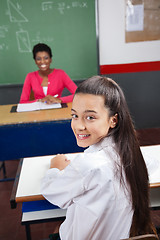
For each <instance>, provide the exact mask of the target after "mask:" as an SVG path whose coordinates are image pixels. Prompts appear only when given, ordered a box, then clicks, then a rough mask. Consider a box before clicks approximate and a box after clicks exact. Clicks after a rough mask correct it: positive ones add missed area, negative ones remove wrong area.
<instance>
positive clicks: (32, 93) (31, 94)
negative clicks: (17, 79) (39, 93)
mask: <svg viewBox="0 0 160 240" xmlns="http://www.w3.org/2000/svg"><path fill="white" fill-rule="evenodd" d="M34 99H35V98H34V92H33V90H32V89H31V93H30V97H29V100H30V101H33V100H34Z"/></svg>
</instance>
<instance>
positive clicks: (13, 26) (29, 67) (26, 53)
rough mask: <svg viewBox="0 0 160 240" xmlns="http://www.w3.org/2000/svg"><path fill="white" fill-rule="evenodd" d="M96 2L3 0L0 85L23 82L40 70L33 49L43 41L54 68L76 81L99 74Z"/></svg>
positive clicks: (0, 9) (1, 11) (92, 0)
mask: <svg viewBox="0 0 160 240" xmlns="http://www.w3.org/2000/svg"><path fill="white" fill-rule="evenodd" d="M95 12H96V11H95V0H46V1H45V0H19V1H17V0H0V84H3V85H4V84H17V83H23V82H24V79H25V76H26V74H27V73H28V72H32V71H35V70H37V66H36V65H35V62H34V60H33V58H32V48H33V46H34V45H35V44H37V43H39V42H43V43H46V44H48V45H49V46H50V47H51V49H52V53H53V59H52V66H51V67H52V68H60V69H63V70H64V71H66V73H67V74H68V75H69V76H70V77H71V79H72V80H75V81H76V80H81V79H85V78H88V77H90V76H92V75H95V74H97V73H98V67H97V66H98V59H97V56H98V54H97V43H96V17H95V16H96V14H95Z"/></svg>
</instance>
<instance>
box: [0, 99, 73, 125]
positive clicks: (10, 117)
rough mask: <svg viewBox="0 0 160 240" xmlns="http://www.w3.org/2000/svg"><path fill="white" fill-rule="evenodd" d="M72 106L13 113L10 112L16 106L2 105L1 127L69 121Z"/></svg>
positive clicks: (0, 109) (0, 111)
mask: <svg viewBox="0 0 160 240" xmlns="http://www.w3.org/2000/svg"><path fill="white" fill-rule="evenodd" d="M71 105H72V103H67V106H68V107H66V108H59V109H49V110H38V111H32V112H12V113H11V112H10V111H11V108H12V107H13V106H14V105H0V126H2V125H11V124H21V123H33V122H46V121H47V122H48V121H57V120H68V119H71Z"/></svg>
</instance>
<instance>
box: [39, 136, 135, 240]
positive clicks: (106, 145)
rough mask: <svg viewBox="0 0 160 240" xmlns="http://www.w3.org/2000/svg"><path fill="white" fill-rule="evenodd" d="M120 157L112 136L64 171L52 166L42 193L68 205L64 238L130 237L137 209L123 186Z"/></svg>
mask: <svg viewBox="0 0 160 240" xmlns="http://www.w3.org/2000/svg"><path fill="white" fill-rule="evenodd" d="M119 161H120V159H119V156H118V154H117V153H116V151H115V145H114V143H113V142H112V139H111V138H105V139H103V141H101V142H99V143H97V144H94V145H92V146H90V147H89V148H88V149H87V150H85V151H84V154H83V155H82V154H79V155H77V156H76V157H75V159H74V160H72V161H71V163H70V164H69V165H68V166H67V167H66V168H65V169H64V170H62V171H60V170H59V169H57V168H52V169H49V170H48V171H47V174H46V176H45V178H44V179H43V181H42V188H41V192H42V194H43V196H44V197H45V198H46V199H47V200H48V201H49V202H51V203H53V204H55V205H58V206H59V207H60V208H67V213H66V220H65V221H64V222H63V223H62V225H61V227H60V237H61V240H120V239H123V238H127V237H129V231H130V227H131V222H132V216H133V210H132V203H131V199H130V191H127V190H126V189H124V187H123V186H121V185H120V181H119V174H118V172H117V171H116V169H117V168H116V166H117V164H118V163H119Z"/></svg>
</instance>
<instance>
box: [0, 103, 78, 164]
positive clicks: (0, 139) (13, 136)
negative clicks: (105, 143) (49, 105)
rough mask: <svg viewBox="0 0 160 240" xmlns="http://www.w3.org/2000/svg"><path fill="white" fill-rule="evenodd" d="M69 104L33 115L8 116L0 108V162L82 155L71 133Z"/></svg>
mask: <svg viewBox="0 0 160 240" xmlns="http://www.w3.org/2000/svg"><path fill="white" fill-rule="evenodd" d="M71 104H72V103H67V107H64V108H61V109H52V110H39V111H34V112H20V113H17V112H11V109H12V108H13V107H14V105H1V106H0V148H1V154H0V161H6V160H12V159H19V158H24V157H32V156H43V155H51V154H57V153H64V152H66V153H67V152H80V151H82V150H81V148H79V147H78V146H77V144H76V140H75V137H74V134H73V132H72V130H71V126H70V122H71Z"/></svg>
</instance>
